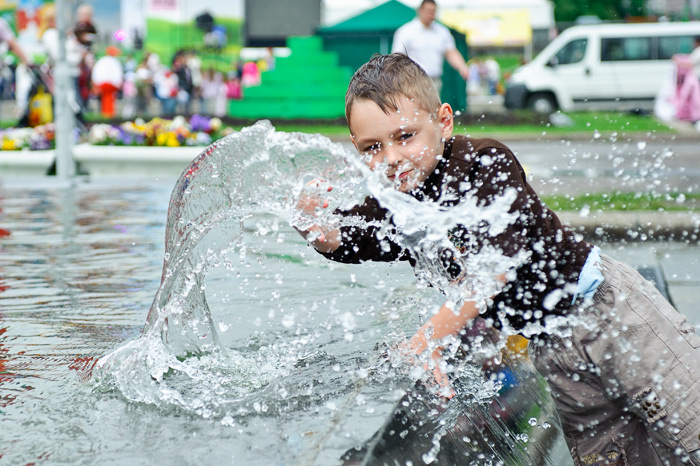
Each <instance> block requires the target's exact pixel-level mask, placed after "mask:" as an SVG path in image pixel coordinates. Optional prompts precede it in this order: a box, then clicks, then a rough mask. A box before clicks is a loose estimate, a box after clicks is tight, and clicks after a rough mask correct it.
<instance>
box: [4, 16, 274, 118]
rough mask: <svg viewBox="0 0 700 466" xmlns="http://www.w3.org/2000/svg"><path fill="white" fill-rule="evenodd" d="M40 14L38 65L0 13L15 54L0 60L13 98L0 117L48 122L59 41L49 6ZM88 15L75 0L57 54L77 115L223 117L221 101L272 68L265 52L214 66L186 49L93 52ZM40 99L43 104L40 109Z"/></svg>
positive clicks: (94, 33) (237, 94)
mask: <svg viewBox="0 0 700 466" xmlns="http://www.w3.org/2000/svg"><path fill="white" fill-rule="evenodd" d="M43 16H44V21H43V24H42V27H41V30H40V39H41V44H42V45H43V48H44V51H45V57H46V59H45V61H43V62H42V63H40V64H37V63H31V60H29V59H27V57H26V56H25V54H24V53H22V50H21V49H20V48H19V46H18V45H17V43H16V41H15V40H14V37H13V35H12V31H11V29H10V28H9V26H7V23H5V22H4V20H2V18H0V22H1V23H0V42H5V43H6V44H8V45H9V46H10V49H11V50H12V51H13V52H14V55H15V56H16V57H17V59H15V58H14V57H12V56H10V55H9V54H4V58H3V61H2V63H0V99H2V100H5V101H11V100H14V101H15V103H16V105H15V114H14V115H7V114H4V115H0V119H7V118H11V117H12V118H19V119H20V125H28V126H35V125H36V124H42V123H45V122H46V121H42V120H50V117H51V114H52V112H51V109H50V106H51V105H52V104H51V102H52V99H51V96H52V94H53V87H54V86H53V84H54V83H53V75H54V72H55V66H56V63H57V62H58V60H59V43H60V42H59V33H58V30H57V29H56V13H55V9H54V8H53V5H50V6H49V7H48V8H47V9H46V11H45V12H44V15H43ZM92 16H93V9H92V6H91V5H89V4H83V5H80V6H79V7H78V9H77V12H76V21H75V24H73V25H72V26H71V27H70V28H69V31H68V33H67V36H66V37H65V60H66V62H67V64H68V65H69V69H70V80H71V86H70V92H69V95H68V102H69V105H70V106H71V107H72V108H73V110H74V112H75V114H76V116H77V117H78V119H79V120H83V119H84V114H85V113H86V112H88V111H89V112H100V113H101V114H102V116H103V117H105V118H108V119H111V118H124V119H130V118H133V117H136V116H139V117H142V118H148V117H154V116H163V117H172V116H174V115H176V114H177V115H192V114H201V115H209V116H219V117H220V116H224V115H226V113H227V107H228V105H227V104H228V101H229V100H231V99H241V98H242V97H243V92H244V89H245V88H246V87H248V86H255V85H258V84H260V75H261V71H264V70H265V69H271V68H272V67H274V59H273V57H272V53H271V50H268V55H269V56H268V58H265V59H263V60H258V61H249V62H242V61H240V62H234V63H230V64H222V63H220V62H217V65H216V67H214V66H205V65H203V63H202V60H201V59H200V57H199V56H198V54H197V53H195V51H194V50H179V51H177V52H176V53H175V54H174V56H173V57H172V58H171V57H167V59H166V60H163V59H162V58H161V57H160V56H159V55H158V54H157V53H153V52H149V51H145V50H141V51H138V52H136V53H124V52H123V51H122V50H121V49H120V48H119V47H116V46H114V45H110V46H108V47H106V48H100V50H99V52H97V51H96V50H95V49H96V48H97V47H94V42H95V38H96V36H97V29H96V28H95V25H94V23H93V20H92ZM3 23H4V24H3ZM42 97H44V101H45V102H44V103H42V100H41V99H42ZM46 97H48V98H46ZM42 105H43V106H44V107H46V106H48V108H46V109H45V111H44V112H42V111H41V107H42ZM30 110H33V111H31V112H30ZM30 113H31V115H30Z"/></svg>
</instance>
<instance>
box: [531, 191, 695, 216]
mask: <svg viewBox="0 0 700 466" xmlns="http://www.w3.org/2000/svg"><path fill="white" fill-rule="evenodd" d="M542 200H543V201H544V202H545V204H547V205H548V206H549V207H550V208H551V209H553V210H555V211H566V210H568V211H578V210H581V209H583V208H584V207H588V208H590V210H591V211H593V212H597V211H602V212H606V211H607V212H609V211H629V210H646V211H700V193H682V194H681V193H669V194H656V193H635V192H612V193H589V194H581V195H578V196H559V195H555V196H542Z"/></svg>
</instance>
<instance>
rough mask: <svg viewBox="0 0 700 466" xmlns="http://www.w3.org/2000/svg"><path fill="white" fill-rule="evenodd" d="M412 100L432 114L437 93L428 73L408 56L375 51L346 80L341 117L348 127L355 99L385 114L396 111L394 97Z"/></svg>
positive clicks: (437, 103) (438, 99)
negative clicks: (343, 117)
mask: <svg viewBox="0 0 700 466" xmlns="http://www.w3.org/2000/svg"><path fill="white" fill-rule="evenodd" d="M400 96H404V97H407V98H409V99H411V100H413V101H414V102H415V103H416V104H417V105H418V107H420V108H421V109H423V110H425V111H426V112H430V113H431V114H433V113H436V112H437V111H438V109H439V108H440V105H441V102H440V96H439V95H438V93H437V90H436V89H435V85H434V84H433V81H432V79H430V76H428V74H427V73H426V72H425V71H424V70H423V68H421V67H420V65H418V64H417V63H416V62H414V61H413V60H411V59H410V58H409V57H408V55H406V54H403V53H392V54H390V55H381V54H375V55H373V56H372V58H370V60H369V61H368V62H367V63H365V64H364V65H362V66H361V67H360V69H358V70H357V71H356V72H355V74H354V75H353V77H352V79H351V80H350V84H349V85H348V91H347V93H346V94H345V118H346V119H347V121H348V126H350V111H351V110H352V105H353V104H354V103H355V101H356V100H361V99H367V100H371V101H372V102H374V103H376V104H377V105H378V106H379V108H381V109H382V111H384V113H386V114H388V113H389V112H390V111H396V110H398V104H397V98H398V97H400Z"/></svg>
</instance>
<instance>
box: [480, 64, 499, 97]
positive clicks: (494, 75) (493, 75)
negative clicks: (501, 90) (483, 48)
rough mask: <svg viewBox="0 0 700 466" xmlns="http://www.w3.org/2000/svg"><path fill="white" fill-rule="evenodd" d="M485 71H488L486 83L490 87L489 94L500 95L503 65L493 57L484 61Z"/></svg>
mask: <svg viewBox="0 0 700 466" xmlns="http://www.w3.org/2000/svg"><path fill="white" fill-rule="evenodd" d="M484 69H485V71H486V81H487V82H488V85H489V94H490V95H496V94H498V86H499V84H500V82H501V65H499V64H498V62H497V61H496V60H495V59H494V58H493V57H487V58H486V60H484Z"/></svg>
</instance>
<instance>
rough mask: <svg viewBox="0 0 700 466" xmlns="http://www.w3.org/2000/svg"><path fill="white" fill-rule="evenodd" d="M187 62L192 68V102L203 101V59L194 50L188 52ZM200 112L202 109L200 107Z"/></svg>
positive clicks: (190, 68)
mask: <svg viewBox="0 0 700 466" xmlns="http://www.w3.org/2000/svg"><path fill="white" fill-rule="evenodd" d="M185 63H186V65H187V68H188V69H189V70H190V76H191V80H192V93H191V95H190V102H193V101H198V102H200V103H201V102H202V99H201V95H202V59H201V58H199V56H197V54H196V53H194V51H192V52H190V53H188V54H187V57H186V60H185ZM198 111H199V112H201V111H202V109H201V108H200V109H198Z"/></svg>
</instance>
